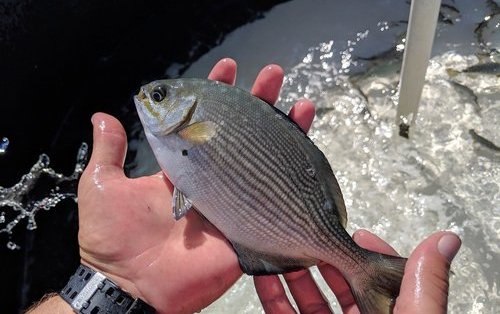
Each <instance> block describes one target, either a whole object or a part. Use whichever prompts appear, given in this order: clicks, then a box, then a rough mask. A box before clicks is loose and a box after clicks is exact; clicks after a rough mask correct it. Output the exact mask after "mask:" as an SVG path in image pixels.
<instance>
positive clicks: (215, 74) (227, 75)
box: [208, 58, 236, 85]
mask: <svg viewBox="0 0 500 314" xmlns="http://www.w3.org/2000/svg"><path fill="white" fill-rule="evenodd" d="M208 79H209V80H214V81H219V82H223V83H226V84H229V85H234V81H235V80H236V62H235V61H234V60H233V59H231V58H224V59H222V60H220V61H219V62H217V63H216V64H215V65H214V67H213V68H212V71H210V74H209V75H208Z"/></svg>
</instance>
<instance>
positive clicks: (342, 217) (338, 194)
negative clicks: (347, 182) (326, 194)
mask: <svg viewBox="0 0 500 314" xmlns="http://www.w3.org/2000/svg"><path fill="white" fill-rule="evenodd" d="M332 181H333V182H332V183H333V184H332V186H330V191H331V192H332V193H333V199H334V200H335V205H336V206H335V207H336V208H337V213H338V215H339V221H340V223H341V224H342V227H344V228H346V227H347V210H346V209H345V203H344V197H343V196H342V191H340V186H339V184H338V182H337V179H336V178H335V177H333V180H332Z"/></svg>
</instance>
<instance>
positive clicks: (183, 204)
mask: <svg viewBox="0 0 500 314" xmlns="http://www.w3.org/2000/svg"><path fill="white" fill-rule="evenodd" d="M192 207H193V203H191V201H190V200H189V199H188V198H187V197H186V196H185V195H184V194H182V192H181V191H179V189H177V188H174V196H173V197H172V210H173V214H174V218H175V220H179V219H181V218H182V217H184V216H185V215H186V213H187V212H188V211H189V210H190V209H191V208H192Z"/></svg>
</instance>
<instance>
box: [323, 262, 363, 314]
mask: <svg viewBox="0 0 500 314" xmlns="http://www.w3.org/2000/svg"><path fill="white" fill-rule="evenodd" d="M318 269H319V271H320V272H321V276H323V278H324V279H325V281H326V283H327V284H328V287H330V289H331V290H332V292H333V293H334V294H335V297H336V298H337V301H338V302H339V305H340V307H341V308H342V312H343V313H351V312H350V311H351V310H353V309H355V308H356V307H355V306H356V303H355V302H354V297H353V296H352V294H351V289H350V288H349V285H348V284H347V282H346V281H345V279H344V277H343V276H342V274H341V273H340V272H339V271H338V270H337V269H336V268H335V267H333V266H331V265H328V264H326V263H320V264H319V265H318Z"/></svg>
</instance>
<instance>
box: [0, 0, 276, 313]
mask: <svg viewBox="0 0 500 314" xmlns="http://www.w3.org/2000/svg"><path fill="white" fill-rule="evenodd" d="M279 2H283V1H243V0H226V1H218V2H217V3H216V4H214V3H213V2H212V1H182V2H180V1H147V2H144V1H134V0H128V1H120V2H115V1H112V2H102V1H96V0H90V1H78V0H73V1H63V0H59V1H46V2H43V3H42V2H34V1H29V0H28V1H26V0H25V1H5V0H4V1H0V95H2V97H1V113H2V114H1V115H0V139H3V138H4V137H5V138H7V139H8V140H9V145H8V148H7V150H6V152H5V153H2V154H0V186H2V187H10V186H12V185H14V184H15V183H16V182H18V181H19V179H20V177H21V175H23V174H24V173H27V172H28V171H29V169H30V168H31V166H32V165H33V164H35V162H36V161H37V160H38V157H39V155H40V154H42V153H46V154H47V155H48V156H50V159H51V165H52V167H53V168H54V169H55V170H56V171H58V172H61V173H64V174H69V173H71V172H72V171H73V167H74V165H75V154H76V152H77V151H78V148H79V147H80V145H81V143H82V142H88V143H91V125H90V117H91V115H92V113H94V112H96V111H104V112H107V113H110V114H113V115H115V116H117V117H118V118H119V119H120V120H121V121H122V122H123V123H124V125H125V126H126V128H127V129H130V127H131V126H132V125H133V124H134V123H137V122H136V119H135V114H134V113H133V106H132V101H131V95H132V94H133V93H135V92H136V90H137V88H138V87H139V86H140V85H141V84H143V83H144V82H146V81H149V80H152V79H156V78H161V77H163V76H165V74H164V71H165V69H166V68H167V67H168V66H169V65H171V64H172V63H174V62H175V63H178V64H181V65H186V66H187V65H189V64H190V63H191V62H192V61H194V60H196V59H197V58H198V57H199V56H200V55H202V54H203V53H205V52H207V51H208V50H209V49H210V48H212V47H214V46H215V45H217V44H219V43H220V42H221V41H222V39H223V38H224V35H225V34H226V33H227V32H229V31H231V30H233V29H234V28H236V27H237V26H240V25H242V24H245V23H247V22H249V21H251V20H254V19H256V18H259V17H260V16H261V14H262V12H265V11H266V10H268V9H269V8H271V7H272V6H274V5H275V4H276V3H279ZM179 70H180V71H181V72H182V70H183V66H180V67H179ZM5 146H6V145H5ZM129 159H130V158H129ZM129 159H128V160H129ZM47 185H48V183H45V182H41V183H40V186H41V187H42V190H43V188H44V187H45V188H46V186H47ZM0 212H5V214H4V215H3V217H4V218H3V219H5V220H7V221H8V220H10V219H12V217H9V213H10V212H8V211H7V209H6V208H0ZM36 224H37V228H36V230H33V231H27V229H26V227H27V225H26V223H24V222H22V223H20V224H19V225H18V226H17V227H16V230H15V232H13V234H12V235H9V236H8V235H6V234H0V256H1V259H0V278H2V285H0V312H2V313H15V312H19V311H21V310H22V309H24V308H26V307H27V306H29V305H30V304H31V303H32V302H33V301H34V300H37V299H39V298H40V297H41V296H42V295H43V294H44V293H46V292H50V291H56V290H58V289H60V288H61V287H62V286H63V285H64V284H65V282H66V281H67V278H69V275H70V274H71V273H72V272H73V271H74V269H75V268H76V266H77V264H78V261H79V258H78V244H77V232H78V228H77V224H78V222H77V211H76V204H75V202H74V201H73V200H70V199H67V200H64V201H62V202H61V203H60V204H59V205H58V206H57V207H56V208H55V209H53V210H50V211H43V212H42V213H40V214H38V215H37V217H36ZM9 241H11V242H12V243H14V244H15V245H16V246H18V248H17V249H15V250H11V249H9V248H7V243H8V242H9Z"/></svg>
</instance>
